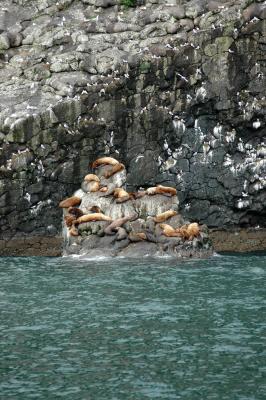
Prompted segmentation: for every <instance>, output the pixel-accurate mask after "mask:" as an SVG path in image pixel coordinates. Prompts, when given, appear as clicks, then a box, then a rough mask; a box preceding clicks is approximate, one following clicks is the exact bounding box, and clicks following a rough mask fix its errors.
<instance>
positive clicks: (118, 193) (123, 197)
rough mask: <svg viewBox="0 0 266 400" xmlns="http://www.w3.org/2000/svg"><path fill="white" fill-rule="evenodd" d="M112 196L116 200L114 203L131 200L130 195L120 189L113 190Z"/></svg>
mask: <svg viewBox="0 0 266 400" xmlns="http://www.w3.org/2000/svg"><path fill="white" fill-rule="evenodd" d="M113 196H114V197H115V198H116V203H124V202H125V201H128V200H130V199H131V198H132V197H131V195H130V193H128V192H126V191H125V190H124V189H122V188H115V189H114V191H113Z"/></svg>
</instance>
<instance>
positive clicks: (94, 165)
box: [92, 157, 119, 168]
mask: <svg viewBox="0 0 266 400" xmlns="http://www.w3.org/2000/svg"><path fill="white" fill-rule="evenodd" d="M106 164H107V165H117V164H119V161H117V160H116V159H115V158H113V157H102V158H98V160H95V161H94V162H93V163H92V168H97V167H99V166H100V165H106Z"/></svg>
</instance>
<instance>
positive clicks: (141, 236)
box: [128, 232, 147, 242]
mask: <svg viewBox="0 0 266 400" xmlns="http://www.w3.org/2000/svg"><path fill="white" fill-rule="evenodd" d="M128 238H129V240H130V241H131V242H142V241H143V240H147V236H146V233H144V232H137V233H135V232H134V233H133V232H130V233H129V235H128Z"/></svg>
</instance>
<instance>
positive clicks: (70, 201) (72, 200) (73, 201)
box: [59, 196, 81, 208]
mask: <svg viewBox="0 0 266 400" xmlns="http://www.w3.org/2000/svg"><path fill="white" fill-rule="evenodd" d="M80 203H81V198H80V197H77V196H72V197H68V198H67V199H65V200H62V201H61V202H60V203H59V207H60V208H69V207H75V206H79V205H80Z"/></svg>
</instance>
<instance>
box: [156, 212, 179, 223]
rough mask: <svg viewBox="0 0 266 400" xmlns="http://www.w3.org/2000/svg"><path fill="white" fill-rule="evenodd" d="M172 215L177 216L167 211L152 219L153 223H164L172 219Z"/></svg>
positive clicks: (175, 213)
mask: <svg viewBox="0 0 266 400" xmlns="http://www.w3.org/2000/svg"><path fill="white" fill-rule="evenodd" d="M174 215H177V212H176V211H174V210H168V211H165V212H163V213H161V214H158V215H156V217H154V218H153V220H154V222H156V223H159V222H164V221H166V220H167V219H169V218H171V217H173V216H174Z"/></svg>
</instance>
